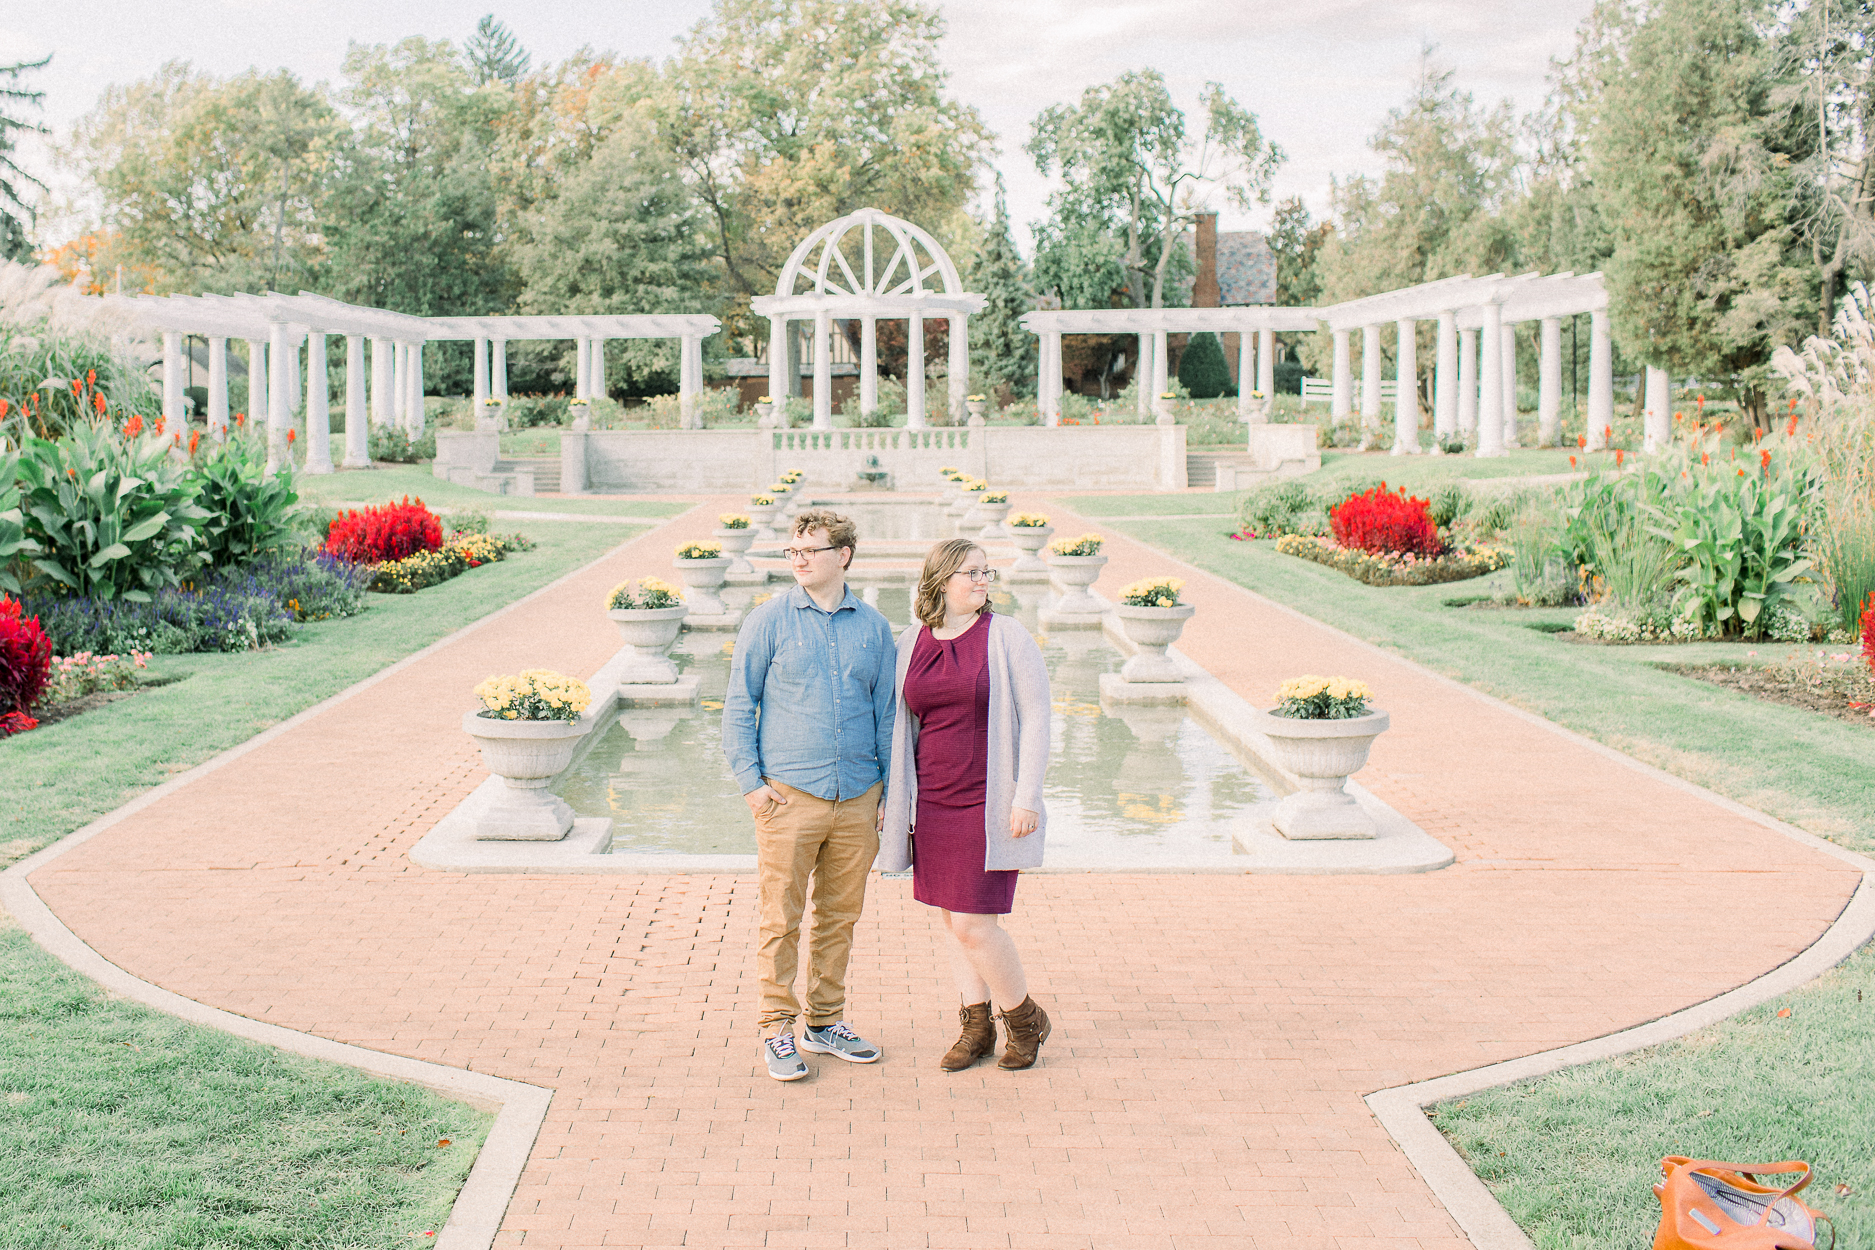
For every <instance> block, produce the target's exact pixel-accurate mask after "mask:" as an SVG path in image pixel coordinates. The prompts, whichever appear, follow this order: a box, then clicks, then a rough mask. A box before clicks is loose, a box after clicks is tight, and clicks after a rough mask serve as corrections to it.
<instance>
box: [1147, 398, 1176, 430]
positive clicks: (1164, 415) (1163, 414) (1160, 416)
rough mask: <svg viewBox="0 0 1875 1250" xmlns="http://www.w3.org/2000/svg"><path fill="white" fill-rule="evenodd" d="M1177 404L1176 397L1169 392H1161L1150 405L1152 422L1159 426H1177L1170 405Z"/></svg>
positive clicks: (1174, 414)
mask: <svg viewBox="0 0 1875 1250" xmlns="http://www.w3.org/2000/svg"><path fill="white" fill-rule="evenodd" d="M1177 402H1178V396H1177V395H1175V394H1173V393H1172V392H1171V391H1163V392H1161V393H1160V395H1159V397H1158V398H1157V399H1155V400H1154V401H1153V403H1152V411H1153V412H1154V414H1156V415H1155V416H1154V421H1155V422H1156V423H1157V424H1159V425H1177V424H1178V416H1177V414H1176V412H1175V411H1174V410H1173V407H1172V405H1173V404H1175V403H1177Z"/></svg>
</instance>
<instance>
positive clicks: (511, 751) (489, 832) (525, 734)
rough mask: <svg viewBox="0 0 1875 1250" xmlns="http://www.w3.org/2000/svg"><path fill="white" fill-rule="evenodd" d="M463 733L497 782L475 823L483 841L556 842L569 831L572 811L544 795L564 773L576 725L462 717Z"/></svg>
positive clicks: (579, 731) (581, 730)
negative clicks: (496, 790)
mask: <svg viewBox="0 0 1875 1250" xmlns="http://www.w3.org/2000/svg"><path fill="white" fill-rule="evenodd" d="M462 729H463V732H464V733H466V734H468V735H469V736H470V737H471V738H474V739H475V745H477V746H478V747H480V748H482V763H483V764H484V765H485V766H486V767H487V768H488V771H489V772H491V773H493V774H495V776H497V777H499V778H501V780H502V790H501V793H500V795H499V797H497V798H496V800H495V801H494V803H492V804H490V805H489V807H488V809H487V810H486V811H484V812H483V813H482V814H481V816H479V817H478V818H477V819H476V822H475V836H476V837H477V838H478V839H482V840H485V841H493V840H499V841H517V842H558V841H559V840H560V839H561V838H564V837H565V836H566V831H567V830H569V829H571V828H572V827H573V809H572V808H571V807H568V806H567V804H566V800H564V799H562V798H560V797H559V796H558V795H554V794H549V793H548V792H547V787H548V786H549V785H550V784H551V783H552V782H553V779H554V778H555V777H557V776H559V775H560V774H561V773H563V772H565V771H566V770H567V767H568V766H569V765H571V764H572V762H573V753H574V752H575V751H576V750H578V749H579V740H580V738H581V737H583V736H584V735H585V732H586V727H585V726H584V725H582V724H580V723H579V722H578V721H563V720H502V719H500V718H498V717H493V716H483V715H481V714H480V713H479V712H469V713H466V714H465V715H464V716H463V718H462Z"/></svg>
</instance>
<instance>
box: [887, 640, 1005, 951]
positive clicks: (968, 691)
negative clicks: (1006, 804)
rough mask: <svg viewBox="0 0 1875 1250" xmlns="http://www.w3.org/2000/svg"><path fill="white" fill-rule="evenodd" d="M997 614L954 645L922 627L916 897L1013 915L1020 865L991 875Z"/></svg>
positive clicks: (917, 684)
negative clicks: (987, 826)
mask: <svg viewBox="0 0 1875 1250" xmlns="http://www.w3.org/2000/svg"><path fill="white" fill-rule="evenodd" d="M989 659H990V614H989V613H988V612H985V613H983V614H982V615H980V616H978V617H977V619H976V623H975V624H973V625H971V626H970V628H969V629H966V630H965V631H964V632H963V633H961V634H959V635H957V637H955V638H952V639H950V640H949V641H947V642H940V641H939V640H938V639H936V638H934V637H932V636H931V631H930V630H929V629H924V630H921V631H920V632H919V634H918V641H917V642H916V643H915V644H913V646H912V651H911V663H910V665H909V666H908V667H907V668H906V670H905V694H904V697H905V707H906V708H907V709H908V710H909V711H910V712H911V714H912V715H913V716H916V717H917V718H918V722H919V723H918V745H917V748H916V750H917V761H918V810H917V813H916V819H915V820H914V822H913V824H912V866H911V867H912V878H911V879H912V889H911V892H912V897H913V898H915V899H917V900H918V901H919V902H921V903H925V904H928V905H929V906H932V907H942V908H943V909H944V910H946V911H960V912H969V913H972V914H975V915H984V916H987V915H1005V914H1007V913H1008V912H1009V911H1010V909H1011V908H1013V907H1014V906H1015V901H1016V877H1017V875H1018V874H1017V873H1016V872H1015V871H1014V870H1010V871H1006V872H985V871H984V870H983V856H984V853H985V851H986V849H987V845H988V839H987V838H986V836H985V833H984V825H983V819H984V817H983V799H984V792H985V790H986V789H987V787H988V782H989V747H990V664H989Z"/></svg>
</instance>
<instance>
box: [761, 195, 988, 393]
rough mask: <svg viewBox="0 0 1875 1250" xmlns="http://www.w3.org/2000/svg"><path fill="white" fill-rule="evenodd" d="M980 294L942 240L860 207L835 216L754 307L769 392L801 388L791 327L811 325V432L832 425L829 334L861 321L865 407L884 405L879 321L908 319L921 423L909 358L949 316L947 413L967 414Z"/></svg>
mask: <svg viewBox="0 0 1875 1250" xmlns="http://www.w3.org/2000/svg"><path fill="white" fill-rule="evenodd" d="M983 304H984V299H983V297H982V296H981V295H971V294H968V293H966V292H965V291H964V289H963V282H962V280H961V279H960V278H959V277H958V276H957V266H956V265H955V264H953V263H952V262H951V258H950V256H949V254H948V253H946V252H945V251H944V248H943V245H941V244H940V243H939V242H938V241H937V240H936V239H934V238H932V237H931V235H930V233H929V232H928V231H925V230H922V229H920V228H919V227H917V226H915V225H913V224H912V223H911V222H909V221H906V220H905V219H904V218H902V217H894V216H892V215H891V214H890V213H884V212H881V211H879V210H878V209H876V208H862V209H859V210H858V211H857V212H852V213H848V214H847V215H846V216H844V217H836V218H835V219H834V220H832V221H830V222H828V223H827V224H826V225H824V226H822V227H820V229H818V230H816V231H814V233H812V234H810V235H808V236H807V237H806V238H805V239H802V240H801V242H800V244H799V245H798V246H796V247H795V249H794V251H793V253H792V254H791V255H790V256H789V257H788V263H787V264H785V265H783V266H782V268H781V276H780V278H779V279H777V280H776V282H775V293H774V294H773V295H764V296H760V297H758V298H756V299H754V300H751V301H750V302H749V305H750V307H751V308H752V309H753V310H754V311H755V312H757V313H759V314H761V315H762V316H764V317H767V318H768V320H769V333H768V393H769V394H770V395H771V396H773V397H774V398H775V399H776V400H777V401H779V400H781V399H782V398H783V397H785V396H786V395H788V394H789V393H790V392H792V391H794V390H796V389H797V385H796V384H797V383H798V380H799V376H800V374H799V369H798V367H797V366H795V365H794V364H793V363H792V360H791V357H790V353H789V351H788V323H789V322H790V321H812V322H813V323H814V427H815V428H816V429H823V430H824V429H831V428H833V394H832V392H833V357H832V352H831V349H830V345H829V341H828V340H829V337H830V336H831V335H832V333H833V323H834V322H835V321H836V320H848V319H855V318H856V319H858V321H859V323H860V363H859V407H860V411H861V412H871V411H873V410H874V409H875V408H877V407H878V406H879V342H878V323H879V319H880V318H881V317H894V318H895V317H903V318H905V319H906V321H907V322H908V323H909V332H908V334H907V335H906V348H907V362H908V367H907V369H906V371H905V411H906V423H907V424H908V425H910V426H912V427H914V428H917V427H921V426H923V425H924V424H925V397H924V370H923V369H922V368H911V367H909V362H911V361H922V360H923V359H924V322H925V318H927V317H944V318H945V319H946V320H948V321H949V323H950V369H949V372H950V378H949V381H950V387H949V391H950V411H951V412H952V413H953V414H956V413H959V412H962V411H963V407H964V394H965V392H966V391H967V390H969V387H970V339H969V331H968V329H967V324H966V323H967V320H968V318H969V316H970V314H971V313H973V312H980V311H982V309H983Z"/></svg>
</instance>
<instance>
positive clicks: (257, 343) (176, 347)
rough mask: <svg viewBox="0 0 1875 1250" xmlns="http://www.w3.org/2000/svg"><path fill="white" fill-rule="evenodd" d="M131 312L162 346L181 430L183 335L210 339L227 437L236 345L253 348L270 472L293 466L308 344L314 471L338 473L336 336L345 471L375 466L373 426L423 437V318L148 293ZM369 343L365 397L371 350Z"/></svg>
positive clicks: (309, 442) (251, 391)
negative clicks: (290, 451) (331, 379)
mask: <svg viewBox="0 0 1875 1250" xmlns="http://www.w3.org/2000/svg"><path fill="white" fill-rule="evenodd" d="M127 303H128V305H129V307H130V308H131V311H132V313H133V314H134V315H135V316H136V317H137V318H138V320H140V321H141V322H142V324H143V325H145V326H146V327H147V328H148V329H150V330H151V331H152V332H154V333H160V334H161V336H162V340H163V357H162V359H163V415H164V417H165V418H166V419H168V420H169V421H173V422H176V423H178V424H180V423H181V421H182V418H183V413H182V336H183V335H185V334H199V335H201V336H203V337H204V338H206V339H207V340H208V412H207V418H208V428H209V433H210V434H211V435H212V436H214V437H217V438H219V437H222V436H223V435H225V434H226V432H227V428H228V340H229V339H231V338H239V339H245V340H246V342H247V347H248V408H249V410H250V415H251V416H252V417H253V418H254V419H256V420H260V419H263V417H264V420H265V421H266V426H267V462H268V467H269V468H270V469H271V468H277V467H278V466H279V465H280V464H282V463H284V462H285V459H286V451H287V431H288V430H289V429H291V428H292V422H293V412H294V410H295V409H297V408H298V407H299V402H300V392H301V387H302V377H301V372H300V370H301V364H300V361H299V350H300V346H301V345H302V344H304V345H305V346H306V348H307V352H306V360H305V365H304V368H305V375H304V391H305V402H306V468H307V471H308V472H311V473H330V472H332V451H331V438H330V421H331V409H330V404H331V394H330V389H329V386H328V384H327V381H326V345H325V340H326V336H327V335H328V334H342V335H344V336H345V338H346V346H347V350H346V372H345V458H344V464H345V466H346V467H348V468H350V467H354V466H363V465H368V464H370V463H371V460H370V454H369V450H368V433H367V426H366V422H367V420H369V421H371V422H372V423H374V424H377V425H388V424H391V423H396V424H399V425H402V426H403V427H404V429H405V430H406V431H407V432H408V433H409V434H410V435H411V437H416V436H417V435H419V434H421V433H422V431H423V423H424V418H423V343H424V341H425V340H426V339H427V338H429V337H430V335H429V328H428V323H427V322H426V320H425V319H424V318H422V317H411V316H406V315H405V314H403V313H394V312H387V311H385V310H384V309H381V308H365V307H362V306H360V305H357V304H347V303H344V302H343V301H341V300H335V299H329V298H327V297H325V296H323V295H314V294H311V293H309V292H301V293H300V294H298V295H271V294H270V295H167V296H158V295H140V296H135V297H132V298H131V299H129V300H128V301H127ZM367 341H369V342H370V344H371V364H372V369H371V383H370V391H369V396H368V397H367V392H366V383H365V344H366V342H367Z"/></svg>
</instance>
